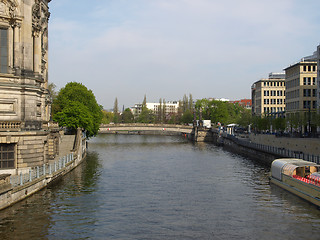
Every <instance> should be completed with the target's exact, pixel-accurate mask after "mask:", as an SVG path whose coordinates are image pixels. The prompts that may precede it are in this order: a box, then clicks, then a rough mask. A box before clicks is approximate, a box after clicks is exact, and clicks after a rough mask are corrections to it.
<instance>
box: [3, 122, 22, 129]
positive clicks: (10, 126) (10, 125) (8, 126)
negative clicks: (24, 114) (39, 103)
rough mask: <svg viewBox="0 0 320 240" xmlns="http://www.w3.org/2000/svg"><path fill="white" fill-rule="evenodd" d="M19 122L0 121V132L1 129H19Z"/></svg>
mask: <svg viewBox="0 0 320 240" xmlns="http://www.w3.org/2000/svg"><path fill="white" fill-rule="evenodd" d="M20 128H21V122H11V121H10V122H9V121H1V122H0V130H1V129H20Z"/></svg>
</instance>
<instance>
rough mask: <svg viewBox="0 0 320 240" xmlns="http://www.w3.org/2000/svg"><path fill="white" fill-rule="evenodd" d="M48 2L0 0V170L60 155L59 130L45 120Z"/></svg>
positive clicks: (47, 115)
mask: <svg viewBox="0 0 320 240" xmlns="http://www.w3.org/2000/svg"><path fill="white" fill-rule="evenodd" d="M49 2H50V0H1V1H0V174H1V173H6V172H7V173H10V174H17V173H18V172H19V171H20V172H21V171H28V169H29V168H31V167H34V166H38V165H41V164H44V163H47V162H48V161H50V160H52V159H54V157H55V156H57V154H59V138H60V133H59V132H58V131H57V128H56V127H57V126H54V128H51V129H50V128H49V124H48V121H49V120H50V115H51V96H50V93H49V90H48V20H49V16H50V13H49V8H48V3H49Z"/></svg>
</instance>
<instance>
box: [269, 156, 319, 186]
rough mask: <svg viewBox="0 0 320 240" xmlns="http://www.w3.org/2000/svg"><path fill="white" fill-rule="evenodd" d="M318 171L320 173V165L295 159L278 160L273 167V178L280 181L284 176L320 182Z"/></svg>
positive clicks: (273, 163)
mask: <svg viewBox="0 0 320 240" xmlns="http://www.w3.org/2000/svg"><path fill="white" fill-rule="evenodd" d="M318 171H320V165H318V164H316V163H313V162H308V161H304V160H301V159H295V158H283V159H277V160H274V161H273V162H272V165H271V176H272V177H273V178H275V179H278V180H280V181H282V180H283V179H282V176H283V175H287V176H290V177H293V178H297V179H300V178H306V179H310V178H311V177H313V178H319V180H320V173H318ZM315 180H316V179H315Z"/></svg>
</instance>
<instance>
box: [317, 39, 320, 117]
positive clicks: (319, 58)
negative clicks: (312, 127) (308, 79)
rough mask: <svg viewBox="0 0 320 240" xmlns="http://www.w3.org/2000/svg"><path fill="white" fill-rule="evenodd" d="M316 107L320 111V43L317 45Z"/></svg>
mask: <svg viewBox="0 0 320 240" xmlns="http://www.w3.org/2000/svg"><path fill="white" fill-rule="evenodd" d="M316 56H317V79H318V80H317V109H318V112H319V111H320V45H319V46H318V47H317V52H316Z"/></svg>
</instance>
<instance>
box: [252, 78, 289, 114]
mask: <svg viewBox="0 0 320 240" xmlns="http://www.w3.org/2000/svg"><path fill="white" fill-rule="evenodd" d="M252 103H253V105H252V113H253V114H254V115H257V116H265V115H266V114H269V113H281V112H283V111H285V79H282V78H281V79H280V78H279V79H278V78H266V79H261V80H259V81H257V82H255V83H254V84H253V86H252Z"/></svg>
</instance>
